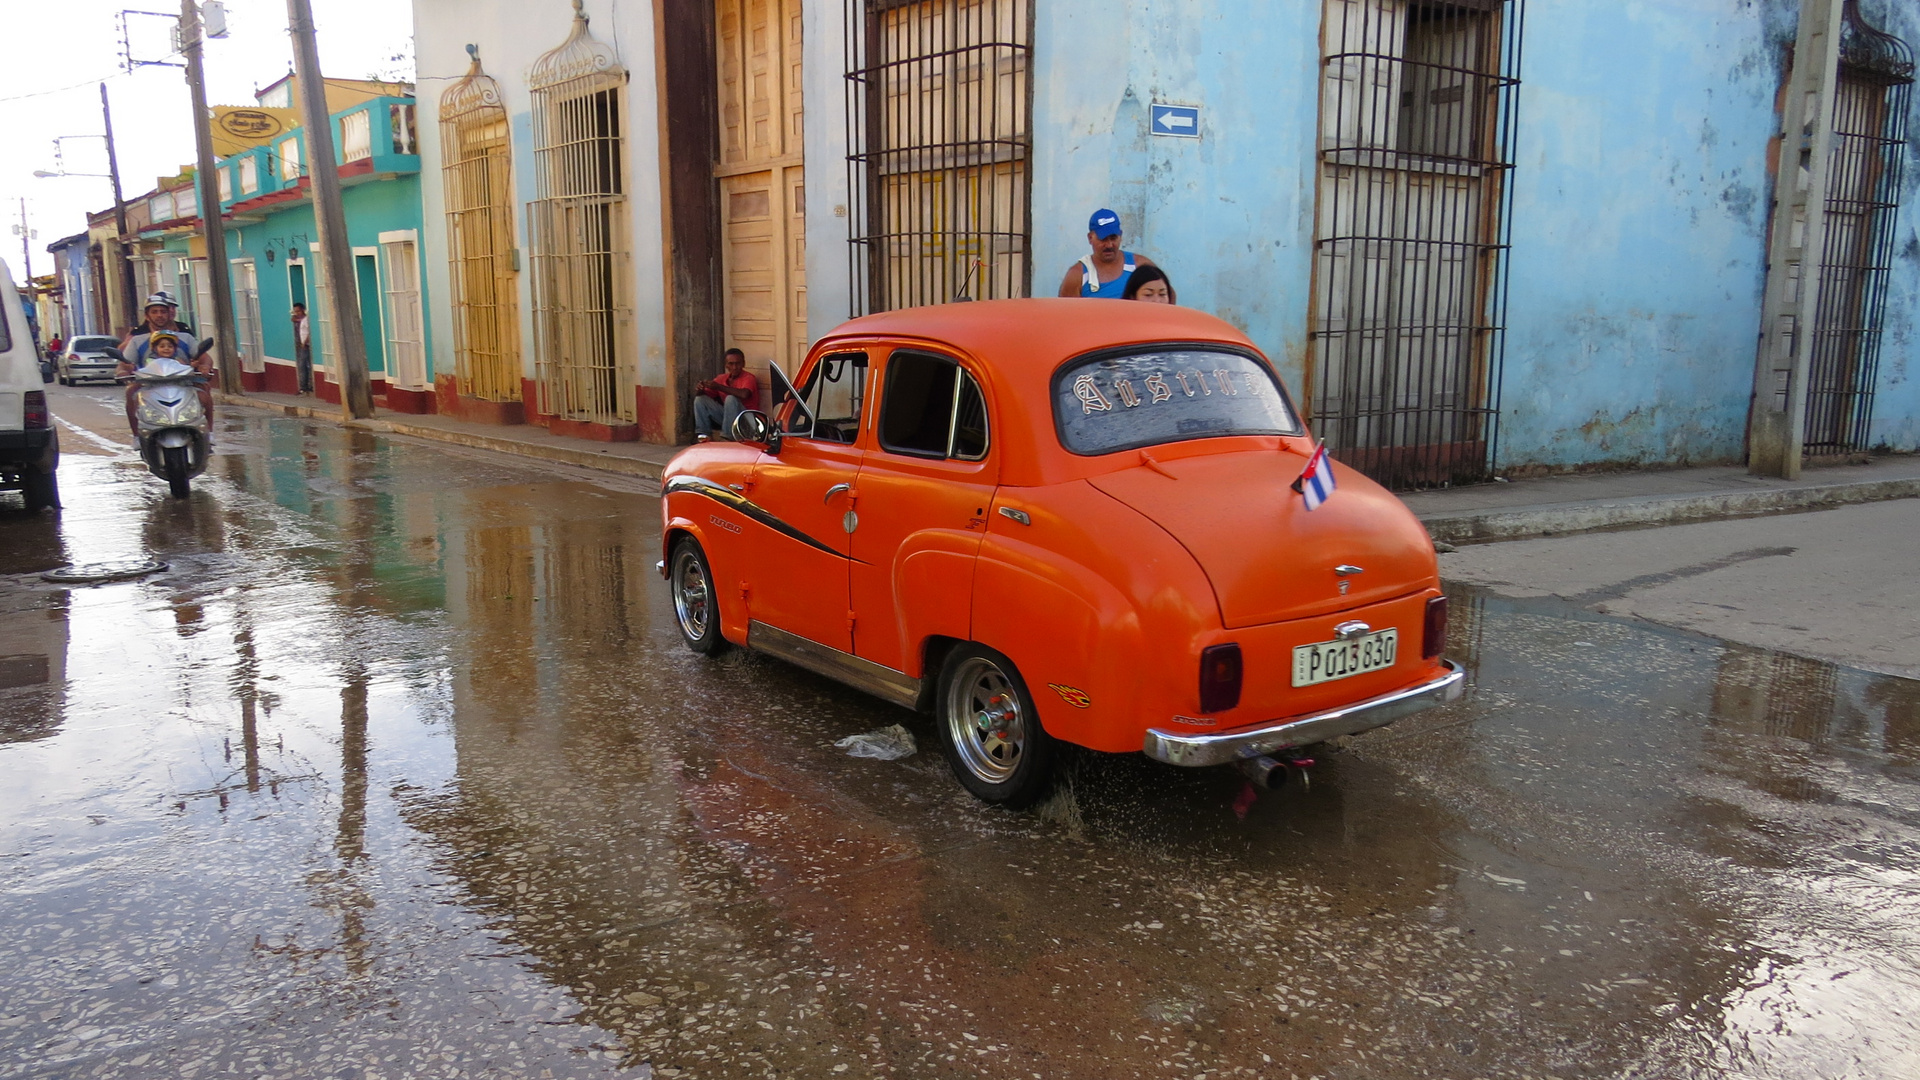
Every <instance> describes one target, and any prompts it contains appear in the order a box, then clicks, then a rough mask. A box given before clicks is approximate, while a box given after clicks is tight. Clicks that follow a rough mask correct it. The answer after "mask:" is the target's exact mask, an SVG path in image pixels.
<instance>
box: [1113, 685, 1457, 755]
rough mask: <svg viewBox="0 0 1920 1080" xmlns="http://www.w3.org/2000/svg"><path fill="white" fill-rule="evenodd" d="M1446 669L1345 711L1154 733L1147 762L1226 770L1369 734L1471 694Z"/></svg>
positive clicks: (1148, 741) (1152, 730)
mask: <svg viewBox="0 0 1920 1080" xmlns="http://www.w3.org/2000/svg"><path fill="white" fill-rule="evenodd" d="M1441 663H1443V664H1445V665H1446V666H1447V673H1446V674H1445V675H1442V676H1441V677H1439V678H1437V679H1434V680H1432V681H1431V682H1426V683H1422V684H1420V685H1419V686H1413V687H1408V688H1407V689H1405V690H1396V691H1394V692H1393V693H1391V694H1382V695H1381V696H1379V697H1377V698H1369V699H1368V700H1366V701H1359V702H1355V703H1354V704H1352V705H1348V706H1347V707H1345V708H1342V709H1330V710H1328V711H1326V712H1323V713H1314V714H1312V715H1310V716H1296V717H1294V718H1293V719H1291V720H1276V721H1274V722H1273V723H1270V724H1262V725H1260V726H1259V727H1252V728H1240V729H1239V730H1237V731H1222V732H1217V733H1211V734H1205V735H1201V734H1195V733H1193V732H1187V731H1165V730H1162V729H1160V728H1149V729H1147V739H1146V745H1144V746H1142V747H1141V749H1142V750H1143V751H1145V752H1146V755H1147V756H1148V757H1150V758H1154V759H1155V760H1158V761H1164V762H1166V763H1167V764H1169V765H1194V766H1198V765H1225V764H1227V763H1228V762H1233V761H1239V760H1240V759H1241V758H1250V757H1259V756H1260V755H1262V754H1271V753H1274V752H1275V751H1278V750H1289V749H1292V748H1294V747H1296V746H1308V745H1311V744H1313V743H1317V742H1325V741H1327V740H1328V739H1337V738H1339V737H1340V736H1342V735H1354V734H1358V733H1359V732H1362V731H1369V730H1372V729H1373V728H1377V727H1381V726H1382V725H1385V724H1391V723H1392V722H1394V721H1395V720H1398V719H1400V718H1401V717H1403V716H1408V715H1411V714H1413V713H1417V712H1419V711H1420V710H1422V709H1431V708H1432V707H1434V706H1435V705H1440V704H1444V703H1445V702H1449V701H1454V700H1457V699H1458V698H1459V697H1460V694H1461V693H1462V691H1464V690H1465V688H1466V687H1465V683H1466V678H1467V673H1466V670H1465V669H1464V668H1462V667H1461V666H1460V665H1459V664H1456V663H1454V662H1453V661H1451V660H1442V661H1441Z"/></svg>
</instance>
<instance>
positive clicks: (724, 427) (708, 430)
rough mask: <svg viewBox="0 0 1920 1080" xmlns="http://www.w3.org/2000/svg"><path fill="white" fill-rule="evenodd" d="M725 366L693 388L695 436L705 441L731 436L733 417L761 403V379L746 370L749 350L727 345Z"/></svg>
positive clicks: (757, 406) (756, 407) (755, 407)
mask: <svg viewBox="0 0 1920 1080" xmlns="http://www.w3.org/2000/svg"><path fill="white" fill-rule="evenodd" d="M723 362H724V364H725V366H726V371H724V372H723V373H722V374H721V375H720V376H719V377H718V378H713V379H702V380H700V383H699V385H697V386H695V387H694V389H695V390H697V391H699V393H698V394H697V396H695V397H694V399H693V436H694V438H695V439H697V440H699V441H701V442H705V441H706V440H707V439H708V438H710V437H716V436H717V437H718V438H722V439H726V438H731V437H732V432H733V418H734V417H736V416H739V415H740V414H741V413H742V412H744V411H746V410H748V409H758V408H759V407H760V380H759V379H756V378H754V377H753V373H752V372H750V371H748V370H747V354H746V353H743V352H741V351H740V350H739V349H728V350H727V355H726V358H725V360H724V361H723Z"/></svg>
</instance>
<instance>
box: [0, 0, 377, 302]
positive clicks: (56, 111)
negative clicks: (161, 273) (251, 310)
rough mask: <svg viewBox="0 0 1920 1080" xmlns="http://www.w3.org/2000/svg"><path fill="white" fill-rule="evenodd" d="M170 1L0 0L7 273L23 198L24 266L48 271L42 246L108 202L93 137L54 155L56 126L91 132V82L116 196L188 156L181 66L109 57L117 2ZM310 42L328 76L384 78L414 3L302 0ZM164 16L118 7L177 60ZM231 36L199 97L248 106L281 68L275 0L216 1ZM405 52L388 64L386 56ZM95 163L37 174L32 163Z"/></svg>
mask: <svg viewBox="0 0 1920 1080" xmlns="http://www.w3.org/2000/svg"><path fill="white" fill-rule="evenodd" d="M177 3H178V0H147V2H146V3H144V4H138V5H133V4H123V3H116V2H113V0H8V2H6V3H5V4H0V7H4V8H5V9H6V16H5V19H4V25H5V29H6V38H7V46H8V47H7V61H6V63H4V64H0V137H4V138H5V140H6V152H5V153H0V220H4V221H5V222H6V226H5V227H4V228H3V229H0V258H4V259H5V260H6V261H7V264H8V267H9V269H11V270H12V272H13V278H14V281H15V282H16V283H18V282H23V281H24V280H25V278H26V271H25V267H24V266H23V259H22V251H21V244H20V237H19V236H18V235H16V234H15V232H14V230H15V228H17V227H18V226H19V225H20V219H21V201H22V200H23V199H24V200H25V213H26V220H27V227H28V228H30V229H32V230H35V231H37V232H38V233H39V236H38V237H37V238H36V239H35V240H34V241H33V243H32V246H31V256H32V258H31V261H32V264H33V272H34V273H36V274H45V273H49V272H51V271H52V269H53V256H51V255H49V254H47V250H46V247H47V244H49V243H51V242H52V241H54V240H58V239H60V238H61V237H64V236H71V235H72V234H74V233H77V232H81V231H83V230H85V229H86V227H87V218H86V215H87V212H88V211H92V210H103V209H107V208H109V207H111V206H112V205H113V188H112V185H111V184H110V183H109V182H108V181H107V180H106V178H105V176H104V174H105V173H106V171H107V156H106V149H105V141H104V140H102V139H100V138H97V137H94V138H68V139H64V140H62V142H61V144H60V145H61V153H60V156H59V158H58V159H56V156H55V148H54V140H55V138H56V137H58V136H73V135H80V136H98V135H100V134H101V117H100V83H101V82H102V81H105V82H106V84H107V96H108V98H109V100H110V101H111V102H112V104H113V135H114V143H115V145H116V147H117V149H118V151H119V159H120V183H121V187H122V189H123V191H124V192H125V194H126V196H127V197H128V198H133V197H134V196H137V195H140V194H143V193H144V192H146V191H149V190H151V189H152V188H153V185H154V182H155V180H156V179H158V178H160V177H163V176H173V175H175V174H177V173H178V172H179V171H180V167H181V166H184V165H191V164H193V162H194V143H193V111H192V108H191V107H190V106H189V105H188V102H187V82H186V71H185V69H184V68H179V67H136V68H135V69H134V70H133V72H132V73H128V72H127V71H126V69H125V68H124V66H123V65H122V63H121V36H120V22H121V16H120V12H121V11H122V10H126V9H129V8H132V9H138V10H146V11H159V12H166V13H168V14H169V15H174V16H177V14H178V11H179V9H178V6H177ZM311 3H312V4H313V15H314V24H315V26H316V28H317V32H318V36H319V41H320V66H321V69H322V70H323V71H324V72H325V73H326V75H327V76H329V77H337V78H349V79H360V78H366V77H368V76H369V75H376V74H377V75H381V76H383V77H388V78H392V77H394V76H395V74H396V73H402V72H410V71H411V66H412V61H411V56H412V46H411V43H412V40H413V5H412V4H410V3H408V2H407V0H311ZM172 22H173V20H172V19H169V18H159V17H155V16H151V15H139V16H128V17H127V23H128V27H129V31H130V37H131V39H132V45H133V53H134V56H135V57H136V58H137V59H149V60H160V59H170V60H172V61H174V62H176V63H177V62H178V61H179V57H177V56H173V57H169V56H167V53H168V51H169V49H170V45H169V43H168V34H169V31H170V29H171V26H172ZM227 26H228V29H229V30H230V36H229V37H227V38H226V39H225V40H219V41H209V42H208V43H207V48H206V77H207V102H208V104H210V105H251V104H253V92H254V90H255V88H257V87H264V86H266V85H267V84H269V83H272V82H273V81H275V80H276V79H279V78H280V77H281V76H283V75H285V74H286V73H287V72H288V71H289V70H290V69H291V68H292V65H293V48H292V44H291V42H290V41H289V40H288V38H287V6H286V3H285V2H284V0H227ZM403 53H404V55H405V57H406V59H403V60H398V61H396V60H395V59H394V58H395V57H396V55H399V54H403ZM62 168H64V170H65V171H66V172H69V173H100V174H103V175H101V176H99V177H93V176H67V177H63V178H59V179H41V178H36V177H35V176H34V175H33V174H34V171H35V170H48V171H55V170H59V169H62Z"/></svg>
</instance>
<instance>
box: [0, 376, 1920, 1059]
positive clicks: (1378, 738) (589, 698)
mask: <svg viewBox="0 0 1920 1080" xmlns="http://www.w3.org/2000/svg"><path fill="white" fill-rule="evenodd" d="M63 398H76V395H74V394H72V393H68V394H66V395H63ZM85 404H86V403H85V402H84V401H79V400H77V399H76V400H75V401H74V402H73V404H72V406H71V407H68V406H67V405H66V404H64V403H63V405H62V409H63V412H62V415H63V416H77V415H82V414H81V413H80V411H79V410H80V409H81V408H82V407H83V406H85ZM108 404H111V403H108ZM100 408H101V409H102V410H104V409H105V408H106V406H104V405H102V406H100ZM80 426H83V427H87V426H88V425H85V424H82V425H80ZM88 429H89V431H90V432H91V434H92V438H93V440H94V441H92V442H89V441H88V440H87V439H84V438H82V437H81V435H80V434H79V433H78V432H71V434H72V436H73V437H72V438H70V439H68V440H67V441H68V443H69V447H68V449H69V453H68V457H67V459H66V462H65V464H64V465H63V468H62V483H63V488H64V492H65V495H66V499H67V503H68V507H67V509H66V511H65V512H64V513H63V514H62V515H60V516H59V517H58V518H57V519H56V518H54V517H53V516H51V515H40V516H34V517H29V516H27V515H25V514H24V513H23V512H21V511H20V510H19V509H18V505H19V504H18V501H17V498H16V497H12V496H0V776H4V777H5V778H6V782H5V783H4V784H0V925H5V926H6V927H7V928H8V932H7V933H6V934H5V935H4V936H0V1077H68V1076H73V1077H81V1076H111V1077H148V1076H152V1077H193V1078H204V1077H246V1078H250V1080H251V1078H257V1077H302V1078H307V1077H354V1078H374V1077H378V1078H382V1080H396V1078H401V1077H421V1078H425V1077H435V1078H438V1077H449V1078H450V1077H502V1078H505V1077H514V1078H519V1077H542V1076H552V1077H644V1076H683V1077H689V1078H702V1080H704V1078H732V1077H774V1076H781V1077H827V1078H832V1077H843V1076H844V1077H848V1078H867V1077H881V1076H886V1077H911V1078H921V1077H1010V1078H1011V1077H1021V1078H1024V1077H1036V1078H1041V1080H1055V1078H1132V1077H1141V1078H1146V1077H1168V1076H1201V1075H1205V1076H1209V1077H1225V1076H1263V1077H1276V1078H1285V1077H1296V1078H1300V1080H1305V1078H1306V1077H1310V1076H1320V1077H1327V1078H1334V1077H1340V1078H1355V1080H1360V1078H1367V1080H1379V1078H1399V1077H1407V1078H1413V1077H1420V1078H1428V1077H1547V1076H1553V1077H1589V1076H1591V1077H1600V1076H1607V1077H1613V1076H1620V1077H1625V1076H1636V1077H1637V1076H1645V1077H1662V1078H1665V1077H1719V1076H1743V1077H1779V1078H1788V1077H1792V1078H1795V1080H1799V1078H1803V1077H1807V1076H1849V1077H1883V1076H1884V1077H1895V1076H1913V1075H1920V1040H1916V1021H1915V1009H1916V1005H1917V1004H1920V962H1917V961H1920V919H1917V918H1916V916H1920V896H1917V892H1920V891H1917V890H1916V889H1915V882H1916V873H1915V869H1916V865H1920V859H1917V858H1916V846H1915V839H1916V824H1920V797H1917V796H1920V788H1916V785H1915V772H1914V765H1915V760H1916V755H1920V684H1915V683H1913V682H1909V681H1905V680H1900V679H1894V678H1887V677H1883V676H1878V675H1873V674H1869V673H1865V672H1860V671H1855V670H1851V669H1848V668H1844V667H1836V666H1833V665H1830V664H1825V663H1820V662H1817V661H1811V660H1804V659H1798V658H1795V657H1792V656H1787V655H1783V654H1778V653H1772V652H1767V651H1764V650H1760V649H1755V648H1749V647H1740V646H1729V645H1724V644H1722V643H1720V642H1717V641H1715V640H1713V639H1710V638H1705V637H1699V636H1693V635H1689V634H1684V633H1680V632H1676V631H1667V630H1662V629H1659V628H1657V627H1652V626H1649V625H1646V624H1642V623H1638V622H1634V621H1631V620H1626V619H1621V618H1616V617H1610V616H1607V615H1604V614H1599V613H1594V612H1591V611H1585V610H1582V609H1580V608H1578V607H1575V606H1573V605H1570V604H1567V603H1565V602H1562V601H1559V600H1556V599H1553V598H1532V599H1509V598H1503V597H1500V596H1497V595H1494V594H1491V593H1485V592H1479V591H1474V590H1470V589H1464V588H1463V589H1462V590H1461V591H1459V592H1458V593H1456V597H1455V599H1456V616H1455V627H1454V638H1453V641H1452V647H1451V649H1450V652H1451V654H1452V655H1454V656H1456V657H1457V658H1459V659H1460V660H1462V661H1463V662H1464V663H1465V664H1467V666H1468V667H1469V669H1470V671H1471V673H1472V679H1473V687H1472V690H1471V691H1470V692H1469V695H1468V697H1467V698H1466V699H1465V700H1463V701H1461V702H1459V703H1457V704H1455V705H1452V706H1449V707H1448V708H1446V709H1442V710H1436V711H1433V712H1429V713H1425V714H1421V715H1420V716H1418V717H1415V718H1412V719H1409V720H1407V721H1403V722H1402V723H1401V724H1398V725H1396V726H1395V727H1393V728H1389V729H1386V730H1385V731H1382V732H1378V733H1374V734H1371V735H1368V736H1364V737H1362V738H1360V739H1358V740H1356V741H1355V742H1354V744H1353V745H1352V747H1351V748H1349V749H1348V750H1347V752H1345V753H1343V754H1339V755H1336V756H1334V757H1332V758H1330V759H1328V760H1326V761H1324V762H1323V763H1321V764H1320V765H1318V766H1317V767H1316V768H1315V769H1314V770H1313V774H1312V775H1313V780H1312V785H1311V787H1310V788H1307V789H1305V790H1302V789H1300V788H1298V787H1295V788H1291V789H1287V790H1284V791H1281V792H1277V793H1272V794H1263V795H1261V796H1260V797H1259V798H1258V799H1254V800H1252V801H1251V803H1249V801H1248V795H1249V794H1250V792H1249V791H1248V789H1246V788H1245V787H1244V784H1243V781H1241V780H1240V779H1239V777H1238V776H1237V775H1236V774H1233V773H1229V772H1224V771H1205V772H1182V771H1178V770H1174V769H1170V768H1165V767H1161V766H1156V765H1153V764H1151V763H1148V762H1146V761H1144V760H1143V759H1139V758H1137V757H1132V758H1124V757H1123V758H1108V757H1099V756H1094V755H1078V756H1075V757H1073V758H1072V760H1070V761H1069V762H1068V763H1067V765H1066V767H1065V771H1064V774H1063V778H1062V781H1061V785H1060V789H1059V791H1058V793H1057V794H1056V795H1055V796H1054V798H1053V799H1052V800H1051V801H1049V802H1048V803H1047V804H1045V805H1044V806H1042V807H1040V808H1039V809H1038V810H1036V811H1034V812H1031V813H1026V814H1011V813H1006V812H1000V811H995V810H991V809H988V808H986V807H983V806H981V805H979V804H977V803H975V802H973V801H972V800H971V799H969V798H968V797H966V796H965V795H964V793H963V792H962V791H961V790H960V789H959V787H958V785H957V784H956V783H954V782H953V780H952V778H951V777H950V775H948V773H947V770H946V767H945V765H944V763H942V762H941V761H940V760H939V758H938V756H937V755H936V754H934V753H932V752H931V750H930V747H931V746H932V732H931V730H930V729H929V728H928V726H927V725H926V723H925V722H924V721H923V720H921V719H920V718H917V717H913V716H910V715H908V714H906V713H904V712H902V711H900V710H897V709H893V708H891V707H889V706H886V705H883V704H880V703H879V702H877V701H874V700H871V699H867V698H863V697H861V696H859V695H858V694H855V693H853V692H851V691H848V690H845V689H842V688H840V687H838V686H836V685H834V684H831V683H828V682H825V681H823V680H820V679H816V678H814V677H813V676H810V675H808V674H805V673H803V672H800V671H798V670H796V669H793V668H790V667H787V666H785V665H782V664H780V663H777V662H774V661H770V660H764V659H761V658H757V657H754V656H750V655H742V654H740V653H737V652H736V653H734V654H732V655H731V656H729V657H728V658H726V659H724V660H722V661H720V662H711V661H706V660H703V659H701V658H699V657H696V656H694V655H693V654H691V653H689V652H688V651H687V650H686V649H685V648H684V647H682V646H681V645H680V643H679V640H678V638H677V635H676V634H675V632H674V630H673V628H672V623H671V616H670V610H669V607H668V604H667V601H666V596H665V590H664V587H663V586H662V584H661V582H660V581H659V578H658V577H657V575H655V574H654V572H653V563H654V560H655V559H657V558H658V551H657V540H656V528H657V509H656V504H655V502H654V500H653V498H652V496H651V495H650V493H649V492H648V491H647V490H646V489H644V488H641V487H638V486H628V487H623V486H621V482H620V481H618V480H616V479H614V478H610V477H597V478H592V479H586V478H583V477H582V476H580V475H577V474H572V473H567V472H556V471H553V470H551V469H542V468H536V467H534V466H531V465H527V464H525V463H511V462H503V461H500V460H496V459H491V458H488V457H486V456H484V455H479V454H474V453H465V452H458V451H449V450H446V449H443V448H439V447H434V446H427V445H423V444H415V443H410V442H408V441H406V440H396V439H387V438H379V437H375V436H372V435H369V434H367V433H364V432H350V431H343V430H341V429H339V428H337V427H334V426H330V425H315V424H311V423H308V422H303V421H296V420H290V419H285V418H280V417H273V418H268V417H264V416H258V415H253V414H249V413H246V412H244V411H239V410H233V411H230V412H229V413H228V414H227V415H226V416H225V417H224V418H223V420H222V431H221V434H220V455H219V456H218V457H217V458H216V460H215V463H214V469H213V470H212V471H211V472H210V473H209V474H208V476H206V477H204V478H202V479H201V480H200V481H197V482H196V490H195V493H194V495H193V497H192V498H190V499H188V500H185V501H181V502H176V501H174V500H171V499H168V498H167V497H166V493H165V490H164V485H162V484H160V483H159V482H158V481H155V480H154V479H152V478H151V477H150V476H148V475H147V474H146V473H145V472H144V470H142V469H141V468H139V466H138V465H137V464H136V463H134V462H133V461H132V460H131V459H130V457H129V456H128V454H127V453H126V451H125V450H124V449H120V448H116V446H117V444H116V442H115V436H114V432H113V429H112V426H111V425H110V424H106V423H104V422H103V423H98V424H93V425H91V426H90V427H89V428H88ZM64 437H65V436H64V435H63V438H64ZM119 438H120V440H121V441H122V442H123V441H124V434H121V435H120V436H119ZM136 556H157V557H160V558H163V559H165V560H167V561H168V562H169V563H170V568H169V569H168V570H166V571H165V572H162V573H159V574H155V575H153V576H151V577H147V578H144V579H140V580H135V581H128V582H121V583H115V584H105V585H97V586H90V587H72V586H57V585H53V584H49V583H46V582H44V581H42V580H41V579H40V577H39V574H40V572H41V571H43V570H45V569H48V568H50V567H53V566H57V565H62V564H67V563H90V562H100V561H105V560H112V559H124V558H130V557H136ZM893 723H904V724H905V725H906V726H907V727H908V728H909V729H910V730H911V731H913V732H914V733H915V734H916V735H917V736H918V737H919V738H920V742H921V746H922V750H921V751H920V752H919V753H917V754H915V755H913V756H911V757H908V758H905V759H903V760H900V761H893V762H881V761H873V760H862V759H854V758H850V757H848V756H846V755H845V754H844V752H842V751H839V750H836V749H834V747H833V743H834V741H835V740H837V739H840V738H842V737H844V736H846V735H849V734H855V733H859V732H865V731H871V730H875V729H878V728H882V727H885V726H887V725H889V724H893Z"/></svg>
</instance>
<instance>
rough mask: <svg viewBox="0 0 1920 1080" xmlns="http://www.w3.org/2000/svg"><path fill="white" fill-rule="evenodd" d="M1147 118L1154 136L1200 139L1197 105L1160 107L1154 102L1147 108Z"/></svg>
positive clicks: (1158, 103) (1198, 108)
mask: <svg viewBox="0 0 1920 1080" xmlns="http://www.w3.org/2000/svg"><path fill="white" fill-rule="evenodd" d="M1147 116H1148V121H1147V124H1148V126H1149V127H1151V128H1152V129H1153V133H1154V134H1155V135H1165V136H1167V137H1168V138H1171V139H1197V138H1199V137H1200V106H1198V105H1162V104H1161V103H1160V102H1157V101H1156V102H1154V103H1153V104H1152V105H1151V106H1149V108H1148V111H1147Z"/></svg>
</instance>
